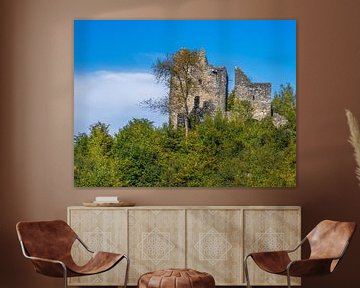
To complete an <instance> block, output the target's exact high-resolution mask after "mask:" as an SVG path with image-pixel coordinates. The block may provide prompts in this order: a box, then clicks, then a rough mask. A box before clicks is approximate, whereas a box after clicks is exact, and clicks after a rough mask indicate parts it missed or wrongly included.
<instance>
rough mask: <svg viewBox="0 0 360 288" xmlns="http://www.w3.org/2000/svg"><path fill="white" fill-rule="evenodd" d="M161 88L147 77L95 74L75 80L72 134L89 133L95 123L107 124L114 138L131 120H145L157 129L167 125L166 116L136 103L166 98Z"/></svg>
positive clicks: (128, 73) (142, 74)
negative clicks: (165, 123) (164, 124)
mask: <svg viewBox="0 0 360 288" xmlns="http://www.w3.org/2000/svg"><path fill="white" fill-rule="evenodd" d="M166 93H167V91H166V88H165V86H164V85H162V84H158V83H156V80H155V77H154V75H152V74H150V73H130V72H112V71H97V72H93V73H83V74H76V75H75V78H74V114H75V115H74V119H75V120H74V122H75V123H74V134H75V135H76V134H78V133H79V132H89V127H90V125H91V124H94V123H96V122H98V121H101V122H104V123H106V124H110V132H111V133H112V134H114V133H115V132H117V131H118V130H119V128H121V127H123V126H124V125H126V124H127V123H128V121H129V120H131V119H133V118H147V119H149V120H150V121H153V122H154V124H155V125H156V126H161V125H162V123H164V122H167V119H168V118H167V116H166V115H159V114H157V113H153V112H151V111H149V110H147V109H145V108H144V107H140V106H139V103H140V102H141V101H143V100H145V99H149V98H159V97H162V96H164V95H166Z"/></svg>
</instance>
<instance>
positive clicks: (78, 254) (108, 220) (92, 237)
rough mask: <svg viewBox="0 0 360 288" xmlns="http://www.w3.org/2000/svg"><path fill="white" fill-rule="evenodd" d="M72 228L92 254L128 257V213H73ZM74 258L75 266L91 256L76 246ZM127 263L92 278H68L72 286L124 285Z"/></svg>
mask: <svg viewBox="0 0 360 288" xmlns="http://www.w3.org/2000/svg"><path fill="white" fill-rule="evenodd" d="M68 221H69V225H70V226H71V227H72V228H73V229H74V231H75V232H76V233H77V234H78V235H79V237H80V239H81V240H83V242H84V243H85V244H86V245H87V246H88V247H89V248H90V249H91V250H93V251H106V252H115V253H125V254H126V253H127V215H126V210H125V209H103V208H102V209H70V210H69V215H68ZM72 255H73V258H74V260H75V262H76V263H79V264H84V263H86V262H87V261H88V260H89V258H90V257H89V253H88V252H87V251H86V250H85V249H84V248H83V247H82V245H81V244H79V242H78V241H76V242H75V244H74V246H73V249H72ZM125 267H126V261H121V262H120V263H119V264H118V265H116V266H115V267H114V268H113V269H111V270H109V271H107V272H104V273H100V274H97V275H93V276H85V277H73V278H69V284H70V285H96V286H98V285H99V286H102V285H122V284H123V281H124V275H125Z"/></svg>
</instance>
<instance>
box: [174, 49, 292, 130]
mask: <svg viewBox="0 0 360 288" xmlns="http://www.w3.org/2000/svg"><path fill="white" fill-rule="evenodd" d="M180 51H181V50H180ZM180 51H178V52H177V53H179V52H180ZM198 56H199V62H200V63H199V67H198V73H197V74H196V75H195V74H193V78H196V79H192V80H194V81H195V82H197V83H198V84H199V85H198V87H197V89H194V91H193V94H194V95H189V97H188V99H187V107H188V109H190V110H191V113H190V114H191V115H196V116H197V117H200V118H201V117H202V116H203V115H205V114H206V113H209V114H210V115H214V114H215V112H216V111H220V112H223V113H226V105H227V97H228V82H229V81H228V74H227V69H226V67H223V66H221V67H216V66H213V65H210V64H209V63H208V61H207V58H206V54H205V50H204V49H201V50H200V51H199V55H198ZM234 92H235V99H240V100H247V101H249V102H250V104H251V106H252V108H253V112H252V113H253V115H252V116H253V118H254V119H256V120H262V119H264V118H265V117H268V116H273V123H274V125H275V126H277V127H279V126H282V125H284V124H286V123H287V120H286V119H285V118H284V117H283V116H281V115H278V114H276V115H272V109H271V83H253V82H251V81H250V79H249V78H248V76H247V75H246V74H245V73H244V72H243V71H242V70H241V69H240V68H239V67H235V85H234ZM176 93H177V91H175V89H171V88H170V101H169V104H170V116H169V122H170V125H171V126H172V127H179V126H183V125H184V117H185V116H184V115H185V108H184V105H179V103H178V100H177V97H175V94H176Z"/></svg>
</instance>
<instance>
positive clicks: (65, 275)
mask: <svg viewBox="0 0 360 288" xmlns="http://www.w3.org/2000/svg"><path fill="white" fill-rule="evenodd" d="M61 266H62V267H63V269H64V287H65V288H67V287H68V285H67V269H66V266H65V265H64V264H63V263H61Z"/></svg>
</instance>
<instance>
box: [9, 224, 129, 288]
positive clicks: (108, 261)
mask: <svg viewBox="0 0 360 288" xmlns="http://www.w3.org/2000/svg"><path fill="white" fill-rule="evenodd" d="M16 231H17V234H18V237H19V240H20V245H21V249H22V252H23V254H24V256H25V257H26V258H28V259H30V260H31V262H32V264H33V265H34V268H35V271H36V272H38V273H41V274H43V275H46V276H50V277H59V278H64V285H65V287H67V277H78V276H88V275H93V274H98V273H102V272H105V271H108V270H110V269H111V268H113V267H114V266H115V265H116V264H118V263H119V262H120V261H121V260H123V259H125V260H126V261H127V265H126V272H125V281H124V288H126V285H127V279H128V270H129V259H128V257H127V256H126V255H125V254H116V253H109V252H93V251H91V250H90V249H89V248H88V247H87V246H86V245H85V244H84V243H83V242H82V241H81V240H80V238H79V237H78V236H77V235H76V233H75V232H74V231H73V230H72V229H71V227H70V226H69V225H68V224H66V222H64V221H62V220H54V221H40V222H19V223H17V225H16ZM76 240H78V241H79V242H80V243H81V244H82V245H83V246H84V248H85V249H86V250H87V251H89V253H91V254H92V257H91V258H90V260H89V261H88V262H87V263H86V264H85V265H83V266H78V265H77V264H76V263H75V262H74V260H73V258H72V257H71V247H72V245H73V243H74V242H75V241H76Z"/></svg>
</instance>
